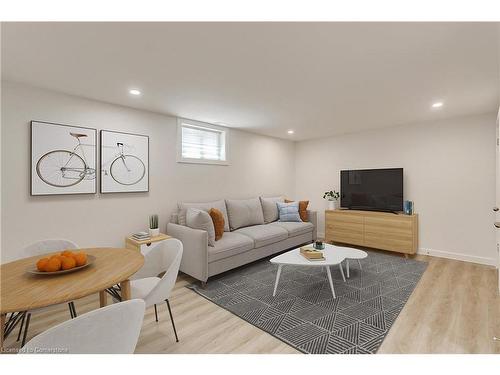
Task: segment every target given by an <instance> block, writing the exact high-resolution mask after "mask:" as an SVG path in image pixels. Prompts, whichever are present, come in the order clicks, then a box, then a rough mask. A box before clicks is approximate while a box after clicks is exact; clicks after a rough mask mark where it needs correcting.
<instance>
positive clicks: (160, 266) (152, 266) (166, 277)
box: [130, 238, 182, 342]
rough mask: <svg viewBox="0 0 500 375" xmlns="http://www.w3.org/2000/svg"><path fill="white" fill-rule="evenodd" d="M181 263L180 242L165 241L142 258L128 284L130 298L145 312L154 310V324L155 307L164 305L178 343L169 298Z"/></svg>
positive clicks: (156, 311) (156, 313) (173, 240)
mask: <svg viewBox="0 0 500 375" xmlns="http://www.w3.org/2000/svg"><path fill="white" fill-rule="evenodd" d="M181 259H182V242H181V241H179V240H178V239H175V238H171V239H168V240H165V241H163V242H162V243H160V244H158V245H157V246H155V247H154V248H153V249H151V251H149V252H148V253H146V254H145V256H144V266H143V267H142V268H141V269H140V270H139V271H138V272H137V273H135V274H134V275H133V276H132V277H131V280H130V292H131V297H132V298H140V299H142V300H144V302H145V303H146V308H148V307H150V306H154V308H155V318H156V321H158V310H157V307H156V305H157V304H160V303H163V302H166V303H167V308H168V313H169V315H170V320H171V321H172V327H173V329H174V334H175V341H176V342H179V338H178V337H177V330H176V328H175V323H174V317H173V315H172V309H171V308H170V301H169V298H170V293H171V292H172V289H173V288H174V285H175V281H176V280H177V274H178V273H179V267H180V264H181ZM162 274H163V275H162Z"/></svg>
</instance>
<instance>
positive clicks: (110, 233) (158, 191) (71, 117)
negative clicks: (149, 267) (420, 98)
mask: <svg viewBox="0 0 500 375" xmlns="http://www.w3.org/2000/svg"><path fill="white" fill-rule="evenodd" d="M1 88H2V98H1V99H2V101H1V103H2V116H1V118H2V139H1V142H2V148H1V152H2V158H1V161H2V164H1V165H2V176H1V177H2V192H1V193H2V221H1V224H2V232H3V236H2V242H1V244H2V254H1V261H2V263H3V262H6V261H9V260H12V259H15V258H16V257H18V256H20V250H21V249H22V248H23V246H25V245H27V244H29V243H31V242H33V241H36V240H39V239H44V238H55V237H57V238H68V239H71V240H74V241H76V242H77V243H78V244H79V245H80V246H83V247H90V246H123V239H124V237H125V236H126V235H128V234H130V233H132V232H134V231H138V230H145V229H146V228H147V225H148V224H147V220H148V215H149V214H152V213H158V214H159V215H160V225H161V226H160V228H161V229H162V230H165V227H166V223H167V221H168V218H169V216H170V213H171V212H172V210H173V209H174V207H175V205H176V203H177V201H180V200H191V201H198V200H199V201H203V200H211V199H220V198H245V197H254V196H258V195H261V194H273V195H274V194H286V195H288V196H293V194H294V190H293V186H294V148H295V146H294V144H293V143H292V142H289V141H284V140H279V139H275V138H269V137H264V136H260V135H255V134H251V133H246V132H242V131H237V130H231V132H230V142H231V149H230V162H231V165H230V166H214V165H197V164H180V163H177V162H176V131H177V127H176V126H177V125H176V119H175V118H173V117H168V116H163V115H159V114H155V113H151V112H145V111H139V110H134V109H131V108H126V107H120V106H115V105H110V104H105V103H102V102H97V101H92V100H86V99H82V98H78V97H72V96H68V95H64V94H59V93H55V92H52V91H47V90H43V89H38V88H33V87H29V86H23V85H19V84H16V83H11V82H2V87H1ZM31 120H41V121H49V122H56V123H62V124H71V125H80V126H86V127H92V128H97V129H109V130H119V131H125V132H132V133H138V134H147V135H149V136H150V191H149V193H128V194H106V195H100V194H96V195H84V196H82V195H79V196H75V195H74V196H68V195H66V196H49V197H40V196H38V197H31V196H30V195H29V180H30V177H29V170H30V169H29V166H30V133H29V129H30V127H29V123H30V121H31Z"/></svg>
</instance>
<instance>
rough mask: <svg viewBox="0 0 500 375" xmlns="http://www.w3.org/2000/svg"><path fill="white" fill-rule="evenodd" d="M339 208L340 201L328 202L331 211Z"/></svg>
mask: <svg viewBox="0 0 500 375" xmlns="http://www.w3.org/2000/svg"><path fill="white" fill-rule="evenodd" d="M338 208H339V202H338V201H328V209H329V210H336V209H338Z"/></svg>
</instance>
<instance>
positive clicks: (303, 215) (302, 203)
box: [285, 199, 309, 221]
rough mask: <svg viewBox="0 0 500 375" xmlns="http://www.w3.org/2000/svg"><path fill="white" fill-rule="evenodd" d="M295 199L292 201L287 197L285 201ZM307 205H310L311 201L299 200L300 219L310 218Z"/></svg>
mask: <svg viewBox="0 0 500 375" xmlns="http://www.w3.org/2000/svg"><path fill="white" fill-rule="evenodd" d="M293 202H294V201H291V200H289V199H285V203H293ZM307 206H309V201H299V215H300V219H301V220H302V221H307V220H309V218H308V215H307Z"/></svg>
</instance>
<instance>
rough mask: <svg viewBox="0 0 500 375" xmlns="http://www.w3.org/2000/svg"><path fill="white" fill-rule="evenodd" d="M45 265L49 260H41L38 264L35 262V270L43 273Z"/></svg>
mask: <svg viewBox="0 0 500 375" xmlns="http://www.w3.org/2000/svg"><path fill="white" fill-rule="evenodd" d="M47 263H49V258H42V259H40V260H39V261H38V262H36V268H37V269H38V271H42V272H45V267H46V266H47Z"/></svg>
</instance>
